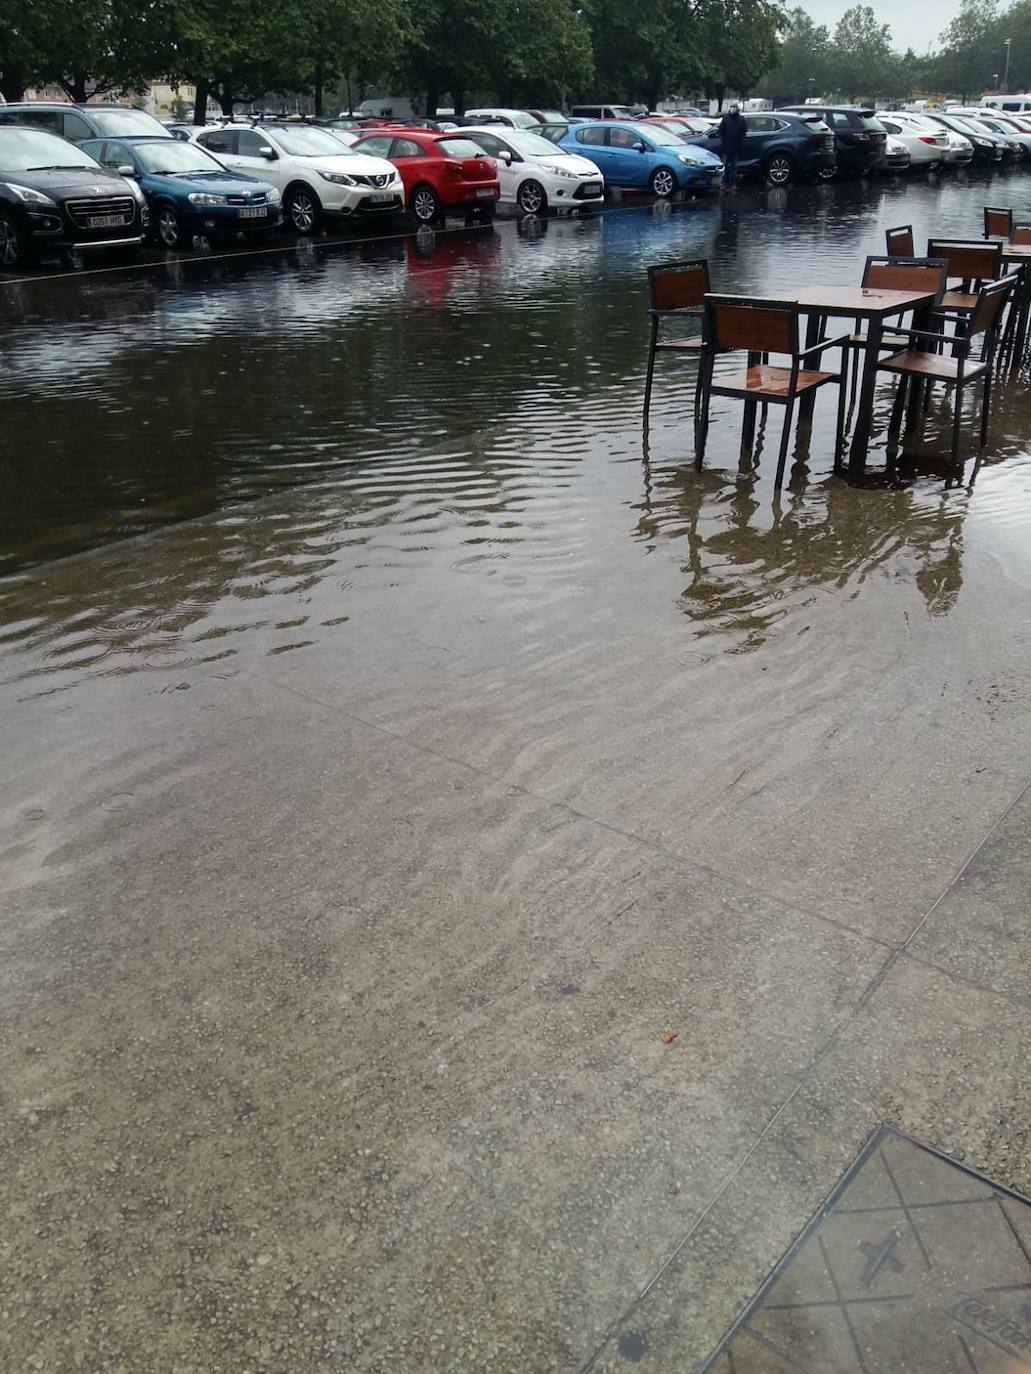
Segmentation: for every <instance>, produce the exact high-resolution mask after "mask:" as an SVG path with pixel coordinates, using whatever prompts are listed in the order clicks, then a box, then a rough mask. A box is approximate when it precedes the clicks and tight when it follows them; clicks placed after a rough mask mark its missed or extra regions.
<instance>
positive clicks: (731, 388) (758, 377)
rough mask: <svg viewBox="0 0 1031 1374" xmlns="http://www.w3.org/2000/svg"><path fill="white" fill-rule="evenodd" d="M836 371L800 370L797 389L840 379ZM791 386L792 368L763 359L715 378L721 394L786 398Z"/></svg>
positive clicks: (714, 384) (811, 387) (800, 390)
mask: <svg viewBox="0 0 1031 1374" xmlns="http://www.w3.org/2000/svg"><path fill="white" fill-rule="evenodd" d="M837 380H838V374H837V373H836V372H812V371H810V372H799V374H798V382H797V385H796V391H797V392H798V393H799V394H800V393H801V392H803V391H812V389H813V388H814V387H817V386H823V385H824V384H825V383H826V382H836V381H837ZM790 389H791V368H790V367H771V366H770V365H769V364H768V363H762V364H760V365H759V366H758V367H749V368H746V369H745V370H744V371H743V372H729V373H727V375H726V376H725V377H720V378H718V379H716V380H714V381H713V385H712V392H713V394H714V395H719V396H769V397H773V398H779V399H783V398H785V397H786V396H787V395H788V392H789V391H790Z"/></svg>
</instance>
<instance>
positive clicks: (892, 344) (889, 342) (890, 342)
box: [846, 334, 909, 350]
mask: <svg viewBox="0 0 1031 1374" xmlns="http://www.w3.org/2000/svg"><path fill="white" fill-rule="evenodd" d="M869 342H870V341H869V339H868V338H867V337H866V335H865V334H850V335H849V336H848V342H847V345H846V347H848V348H865V347H866V345H867V344H868V343H869ZM908 344H909V335H908V334H882V335H881V342H880V344H879V347H880V348H883V349H885V350H890V349H892V348H894V349H896V350H897V349H900V348H905V347H906V346H907V345H908Z"/></svg>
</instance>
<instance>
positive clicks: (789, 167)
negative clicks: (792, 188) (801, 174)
mask: <svg viewBox="0 0 1031 1374" xmlns="http://www.w3.org/2000/svg"><path fill="white" fill-rule="evenodd" d="M763 170H764V172H765V174H766V180H767V182H768V183H769V185H770V186H786V185H787V184H788V182H789V181H791V179H792V178H793V177H794V175H795V162H794V159H793V158H791V157H789V156H788V154H787V153H774V154H773V155H772V156H771V157H768V158H767V159H766V166H765V168H764V169H763Z"/></svg>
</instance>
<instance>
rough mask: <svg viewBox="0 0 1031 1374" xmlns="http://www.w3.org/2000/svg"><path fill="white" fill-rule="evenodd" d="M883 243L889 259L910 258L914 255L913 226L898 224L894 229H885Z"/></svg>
mask: <svg viewBox="0 0 1031 1374" xmlns="http://www.w3.org/2000/svg"><path fill="white" fill-rule="evenodd" d="M884 243H885V249H886V251H887V254H888V257H889V258H911V257H913V256H914V254H915V253H916V242H915V240H914V238H913V226H912V225H911V224H900V225H899V226H898V228H896V229H885V231H884Z"/></svg>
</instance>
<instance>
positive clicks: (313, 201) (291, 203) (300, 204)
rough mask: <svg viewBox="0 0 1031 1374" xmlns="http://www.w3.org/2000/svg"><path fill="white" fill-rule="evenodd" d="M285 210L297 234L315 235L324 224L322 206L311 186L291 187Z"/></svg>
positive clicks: (291, 226) (288, 220)
mask: <svg viewBox="0 0 1031 1374" xmlns="http://www.w3.org/2000/svg"><path fill="white" fill-rule="evenodd" d="M283 208H284V210H285V211H286V218H287V222H288V223H289V225H290V228H291V229H292V230H293V231H294V233H295V234H314V233H315V231H316V230H317V229H318V227H319V225H320V224H321V222H322V205H321V204H320V202H319V198H318V196H317V195H316V194H315V192H314V191H313V190H312V189H311V187H310V186H293V187H291V189H290V190H289V191H288V192H287V196H286V203H285V205H284V206H283Z"/></svg>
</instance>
